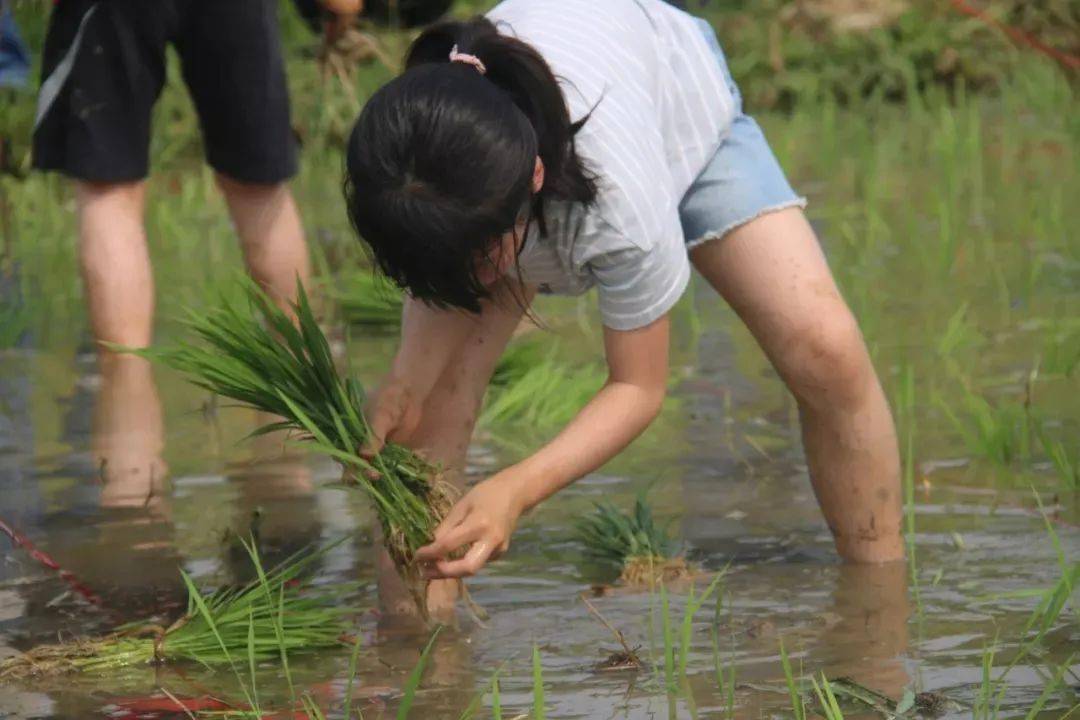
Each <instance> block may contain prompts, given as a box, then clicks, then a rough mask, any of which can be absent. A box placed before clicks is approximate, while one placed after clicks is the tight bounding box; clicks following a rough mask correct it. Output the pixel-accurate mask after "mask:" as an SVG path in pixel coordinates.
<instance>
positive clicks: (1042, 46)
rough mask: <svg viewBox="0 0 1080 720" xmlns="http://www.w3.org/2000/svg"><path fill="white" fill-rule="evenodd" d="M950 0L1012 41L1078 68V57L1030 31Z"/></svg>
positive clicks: (1068, 66) (960, 9)
mask: <svg viewBox="0 0 1080 720" xmlns="http://www.w3.org/2000/svg"><path fill="white" fill-rule="evenodd" d="M951 2H952V5H953V7H954V8H956V9H957V10H959V11H960V12H962V13H964V14H965V15H968V16H970V17H973V18H975V19H977V20H981V21H982V22H984V23H986V24H987V25H989V26H991V27H993V28H996V29H998V30H1000V31H1001V32H1003V33H1005V34H1006V35H1008V36H1009V37H1010V38H1011V39H1012V41H1013V42H1015V43H1017V44H1019V45H1026V46H1027V47H1029V48H1031V49H1032V50H1036V51H1038V52H1041V53H1042V54H1043V55H1046V56H1047V57H1049V58H1052V59H1054V60H1056V61H1057V62H1059V63H1061V65H1063V66H1064V67H1066V68H1068V69H1069V70H1080V57H1077V56H1075V55H1072V54H1070V53H1067V52H1064V51H1062V50H1058V49H1057V48H1055V47H1051V46H1050V45H1047V44H1046V43H1044V42H1043V41H1042V40H1039V38H1037V37H1035V36H1034V35H1032V34H1030V33H1027V32H1024V31H1023V30H1021V29H1020V28H1017V27H1012V26H1011V25H1006V24H1005V23H1003V22H1001V21H1000V20H998V19H997V18H995V17H992V16H991V15H990V14H988V13H987V12H986V11H985V10H980V9H979V8H977V7H972V6H971V5H969V4H968V3H967V2H966V0H951Z"/></svg>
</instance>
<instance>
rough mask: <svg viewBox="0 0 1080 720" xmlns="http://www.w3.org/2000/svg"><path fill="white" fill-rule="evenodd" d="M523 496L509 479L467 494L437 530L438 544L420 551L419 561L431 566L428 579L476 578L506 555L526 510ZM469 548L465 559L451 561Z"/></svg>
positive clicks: (497, 478)
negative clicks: (467, 546)
mask: <svg viewBox="0 0 1080 720" xmlns="http://www.w3.org/2000/svg"><path fill="white" fill-rule="evenodd" d="M522 494H523V493H522V492H521V491H520V489H519V488H518V486H517V483H516V482H515V481H514V480H513V479H512V478H511V477H507V476H505V475H503V476H500V475H495V476H493V477H490V478H488V479H487V480H484V481H483V482H481V483H479V484H477V485H476V486H475V487H474V488H473V489H472V490H470V491H469V492H468V493H466V494H465V497H463V498H461V500H459V501H458V502H457V504H456V505H454V507H453V508H452V509H451V510H450V512H449V514H447V516H446V518H445V519H444V520H443V521H442V523H441V524H440V525H439V527H438V528H436V529H435V539H434V541H433V542H432V543H431V544H430V545H425V546H424V547H422V548H420V549H419V550H417V551H416V559H417V560H420V561H423V562H426V563H428V564H427V567H426V569H425V576H426V577H427V578H428V579H431V580H436V579H441V578H462V577H468V576H470V575H475V574H476V573H477V572H479V570H480V568H482V567H484V565H485V564H486V563H487V562H488V561H489V560H495V559H497V558H499V557H500V556H501V555H502V554H503V553H505V552H506V551H507V550H508V549H509V548H510V536H511V535H512V534H513V533H514V528H515V527H517V521H518V518H519V517H521V513H522V512H523V510H524V506H523V502H522ZM465 545H470V547H469V550H468V552H466V553H465V555H464V556H463V557H461V558H459V559H454V560H452V559H450V556H451V555H452V554H453V553H454V551H456V550H458V549H459V548H461V547H463V546H465Z"/></svg>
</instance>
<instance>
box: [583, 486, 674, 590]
mask: <svg viewBox="0 0 1080 720" xmlns="http://www.w3.org/2000/svg"><path fill="white" fill-rule="evenodd" d="M577 534H578V538H579V539H580V540H581V542H582V543H583V544H584V546H585V555H586V557H587V558H588V559H589V560H591V561H593V562H596V563H598V564H600V565H602V566H605V567H608V568H611V569H613V570H617V571H618V572H619V573H620V575H619V579H620V580H621V581H622V582H624V583H626V584H627V585H630V586H641V585H650V586H651V585H654V584H656V583H657V582H665V581H673V580H680V579H685V578H688V577H690V575H691V574H692V568H691V567H690V565H689V564H688V563H687V562H686V559H685V558H684V557H682V556H681V555H680V551H679V550H680V549H679V546H678V544H677V543H676V542H675V540H674V539H673V538H672V537H671V535H670V534H669V533H668V527H667V525H663V526H661V525H658V524H657V523H656V521H655V520H654V519H653V513H652V508H651V507H650V506H649V503H648V499H647V497H646V493H645V492H644V491H642V492H641V493H639V494H638V497H637V499H636V500H635V501H634V511H633V513H631V514H627V513H624V512H622V511H621V510H619V509H618V508H617V507H615V506H614V505H612V504H611V503H607V502H598V503H596V505H595V510H594V511H593V513H592V514H591V515H586V516H585V517H582V518H580V519H579V520H578V522H577Z"/></svg>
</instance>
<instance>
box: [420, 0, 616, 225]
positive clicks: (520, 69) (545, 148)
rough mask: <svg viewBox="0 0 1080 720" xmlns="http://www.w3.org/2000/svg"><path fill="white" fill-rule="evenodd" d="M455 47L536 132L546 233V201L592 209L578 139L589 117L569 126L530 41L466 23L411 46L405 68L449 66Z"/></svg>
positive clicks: (591, 187)
mask: <svg viewBox="0 0 1080 720" xmlns="http://www.w3.org/2000/svg"><path fill="white" fill-rule="evenodd" d="M454 46H457V48H458V50H459V51H460V52H462V53H467V54H469V55H474V56H476V57H477V58H479V59H480V61H481V62H483V64H484V68H485V73H484V76H485V77H486V78H487V79H488V80H489V81H490V82H492V83H494V84H495V85H496V86H497V87H498V88H499V89H500V90H502V91H503V92H504V93H506V95H507V96H508V97H509V98H510V100H511V101H512V102H513V103H514V105H516V106H517V108H518V109H519V110H520V111H521V112H522V113H523V114H524V115H525V117H526V118H527V119H528V121H529V124H530V125H532V127H533V129H534V130H535V131H536V140H537V147H538V148H539V152H538V154H539V155H540V159H541V160H542V161H543V163H544V187H543V189H542V190H541V191H540V193H539V196H538V197H537V198H536V205H537V206H536V208H535V210H536V212H535V217H536V219H537V220H538V222H540V223H541V230H544V228H543V212H542V203H543V200H544V198H548V197H550V198H553V199H558V200H567V201H571V202H579V203H583V204H586V205H588V204H591V203H592V202H594V201H595V199H596V179H595V176H594V175H593V173H592V172H590V171H589V169H588V168H587V167H586V166H585V163H584V162H583V161H582V159H581V158H580V156H579V155H578V154H577V148H576V147H575V145H574V136H575V135H576V134H577V132H578V131H579V130H580V129H581V128H582V126H584V124H585V122H586V121H587V120H588V116H585V117H584V118H582V119H580V120H578V121H577V122H571V120H570V113H569V111H568V110H567V108H566V100H565V98H564V97H563V93H562V88H560V87H559V82H558V80H557V79H556V77H555V74H554V73H553V72H552V71H551V67H550V66H549V65H548V64H547V61H546V60H544V58H543V57H542V56H541V55H540V53H538V52H537V51H536V49H535V48H533V47H532V46H531V45H529V44H528V43H526V42H523V41H521V40H518V39H517V38H515V37H511V36H509V35H503V34H500V33H499V31H498V29H497V28H496V26H495V24H494V23H492V22H491V21H490V20H488V19H487V18H486V17H483V16H477V17H475V18H473V19H472V20H466V21H447V22H443V23H439V24H438V25H433V26H432V27H430V28H428V29H427V30H425V31H424V32H423V33H422V34H421V35H420V36H419V37H418V38H417V39H416V40H415V42H413V44H412V47H411V48H410V49H409V53H408V56H407V57H406V60H405V67H406V69H409V68H413V67H416V66H418V65H422V64H425V63H446V62H450V52H451V50H452V49H453V48H454Z"/></svg>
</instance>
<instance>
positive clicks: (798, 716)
mask: <svg viewBox="0 0 1080 720" xmlns="http://www.w3.org/2000/svg"><path fill="white" fill-rule="evenodd" d="M780 665H781V667H783V669H784V681H785V683H786V685H787V691H788V699H789V700H791V711H792V713H793V714H794V716H795V720H806V704H805V703H804V702H803V696H802V691H801V690H800V689H799V686H798V684H797V683H796V682H795V673H794V672H792V669H791V661H790V660H789V659H788V654H787V648H786V647H784V639H783V638H780Z"/></svg>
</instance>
